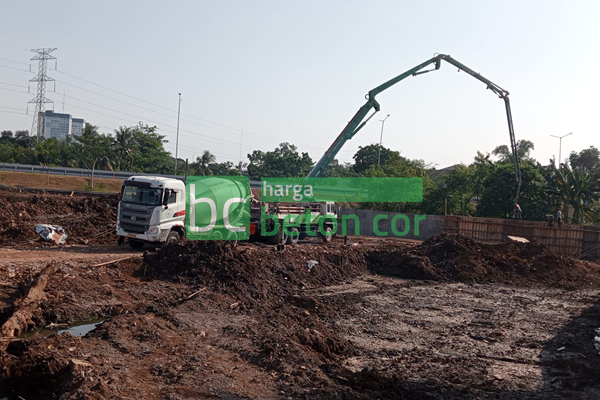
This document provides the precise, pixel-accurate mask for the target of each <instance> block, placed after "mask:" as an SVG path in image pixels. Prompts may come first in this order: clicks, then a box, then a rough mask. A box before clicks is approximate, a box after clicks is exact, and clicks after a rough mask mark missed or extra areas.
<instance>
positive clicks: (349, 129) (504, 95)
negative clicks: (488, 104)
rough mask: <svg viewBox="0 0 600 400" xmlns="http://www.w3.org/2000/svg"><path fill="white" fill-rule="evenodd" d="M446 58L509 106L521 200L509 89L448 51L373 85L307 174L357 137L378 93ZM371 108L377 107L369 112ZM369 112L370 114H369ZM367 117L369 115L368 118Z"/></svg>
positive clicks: (324, 165)
mask: <svg viewBox="0 0 600 400" xmlns="http://www.w3.org/2000/svg"><path fill="white" fill-rule="evenodd" d="M442 60H443V61H446V62H448V63H450V64H452V65H454V66H455V67H457V68H458V69H459V71H464V72H466V73H467V74H469V75H471V76H472V77H473V78H475V79H477V80H479V81H481V82H483V83H485V84H486V85H487V88H488V89H490V90H491V91H492V92H494V93H495V94H496V95H497V96H498V97H500V98H501V99H503V100H504V105H505V108H506V118H507V120H508V133H509V135H510V146H511V149H512V153H513V159H514V164H515V176H516V179H517V194H516V197H515V203H518V200H519V194H520V191H521V168H520V166H519V157H518V156H517V143H516V140H515V132H514V129H513V122H512V113H511V109H510V100H509V97H508V96H509V93H508V91H506V90H504V89H502V88H501V87H500V86H498V85H496V84H495V83H494V82H492V81H490V80H489V79H487V78H485V77H483V76H481V75H480V74H478V73H477V72H475V71H473V70H472V69H470V68H469V67H467V66H466V65H464V64H462V63H460V62H458V61H456V60H455V59H454V58H452V57H450V56H449V55H446V54H438V55H436V56H435V57H433V58H430V59H429V60H427V61H425V62H424V63H422V64H419V65H417V66H416V67H414V68H412V69H409V70H408V71H406V72H404V73H403V74H401V75H398V76H397V77H395V78H393V79H390V80H389V81H387V82H385V83H383V84H381V85H379V86H377V87H376V88H374V89H372V90H371V91H370V92H369V93H368V94H367V95H366V99H367V102H366V103H365V104H364V105H363V106H362V107H361V108H360V109H359V110H358V112H357V113H356V114H355V115H354V117H352V119H351V120H350V122H348V125H346V127H345V128H344V129H343V130H342V132H341V133H340V134H339V135H338V137H337V138H336V139H335V141H334V142H333V143H332V144H331V146H330V147H329V149H327V151H326V152H325V154H324V155H323V157H321V159H320V160H319V161H318V162H317V163H316V164H315V166H314V168H313V169H312V170H311V171H310V173H309V174H308V177H309V178H316V177H319V176H321V175H322V174H323V172H324V171H325V169H326V168H327V167H328V166H329V164H331V162H332V161H333V160H334V159H335V156H336V155H337V154H338V153H339V151H340V150H341V149H342V147H343V146H344V145H345V144H346V142H347V141H348V140H350V139H352V138H353V137H354V135H356V134H357V133H358V131H360V130H361V129H362V128H363V127H364V126H365V125H366V123H367V122H369V120H370V119H371V118H373V116H374V115H375V114H376V113H377V112H378V111H379V110H380V108H381V107H380V105H379V103H378V102H377V100H376V99H375V97H376V96H377V95H378V94H379V93H381V92H383V91H384V90H386V89H389V88H390V87H392V86H393V85H395V84H396V83H398V82H400V81H402V80H404V79H406V78H408V77H409V76H416V75H420V74H425V73H427V72H430V71H435V70H438V69H440V66H441V62H442ZM429 65H434V68H433V69H429V70H423V69H424V68H426V67H427V66H429ZM371 109H374V111H373V112H372V113H371V114H370V115H369V112H370V111H371ZM367 115H368V116H367ZM365 118H366V119H365Z"/></svg>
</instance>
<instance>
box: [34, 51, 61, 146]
mask: <svg viewBox="0 0 600 400" xmlns="http://www.w3.org/2000/svg"><path fill="white" fill-rule="evenodd" d="M54 50H56V48H54V49H50V48H48V49H32V50H31V51H33V52H34V53H36V55H35V56H33V57H32V58H31V61H36V60H37V62H38V73H37V75H36V76H35V77H33V78H32V79H31V80H30V81H29V82H37V95H36V96H35V98H33V99H31V100H30V101H29V102H28V103H27V107H28V110H27V112H29V104H30V103H35V112H34V113H33V122H32V124H31V137H36V136H37V137H40V136H41V135H42V133H43V132H44V129H43V125H44V111H45V110H46V104H48V103H52V109H54V102H52V100H49V99H47V98H46V82H54V89H55V90H56V81H55V80H54V79H52V78H50V77H49V76H48V75H46V70H47V67H48V61H49V60H54V69H56V57H54V56H52V55H50V53H52V52H53V51H54ZM29 70H31V65H30V66H29ZM27 90H28V91H29V88H28V89H27Z"/></svg>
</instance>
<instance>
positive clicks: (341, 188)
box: [260, 178, 423, 203]
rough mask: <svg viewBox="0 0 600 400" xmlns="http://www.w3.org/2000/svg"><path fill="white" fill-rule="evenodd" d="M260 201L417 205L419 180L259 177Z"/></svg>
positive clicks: (419, 198)
mask: <svg viewBox="0 0 600 400" xmlns="http://www.w3.org/2000/svg"><path fill="white" fill-rule="evenodd" d="M260 199H261V201H263V202H295V203H305V202H324V201H328V202H344V203H369V202H376V203H385V202H394V203H418V202H422V201H423V179H422V178H262V179H261V184H260Z"/></svg>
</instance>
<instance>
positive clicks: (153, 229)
mask: <svg viewBox="0 0 600 400" xmlns="http://www.w3.org/2000/svg"><path fill="white" fill-rule="evenodd" d="M153 233H158V227H156V228H150V229H148V234H150V235H151V234H153Z"/></svg>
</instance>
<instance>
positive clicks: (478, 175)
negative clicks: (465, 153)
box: [469, 151, 494, 200]
mask: <svg viewBox="0 0 600 400" xmlns="http://www.w3.org/2000/svg"><path fill="white" fill-rule="evenodd" d="M493 168H494V163H493V162H492V160H491V159H490V153H487V154H485V155H484V154H483V153H481V152H479V151H478V152H477V155H476V156H475V158H474V161H473V163H472V164H471V165H469V169H470V170H471V172H472V174H471V178H472V179H473V182H472V184H473V196H474V197H475V199H477V200H479V198H480V197H481V194H482V193H483V189H484V186H483V182H484V181H485V178H487V176H488V175H489V174H490V173H491V172H492V169H493Z"/></svg>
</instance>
